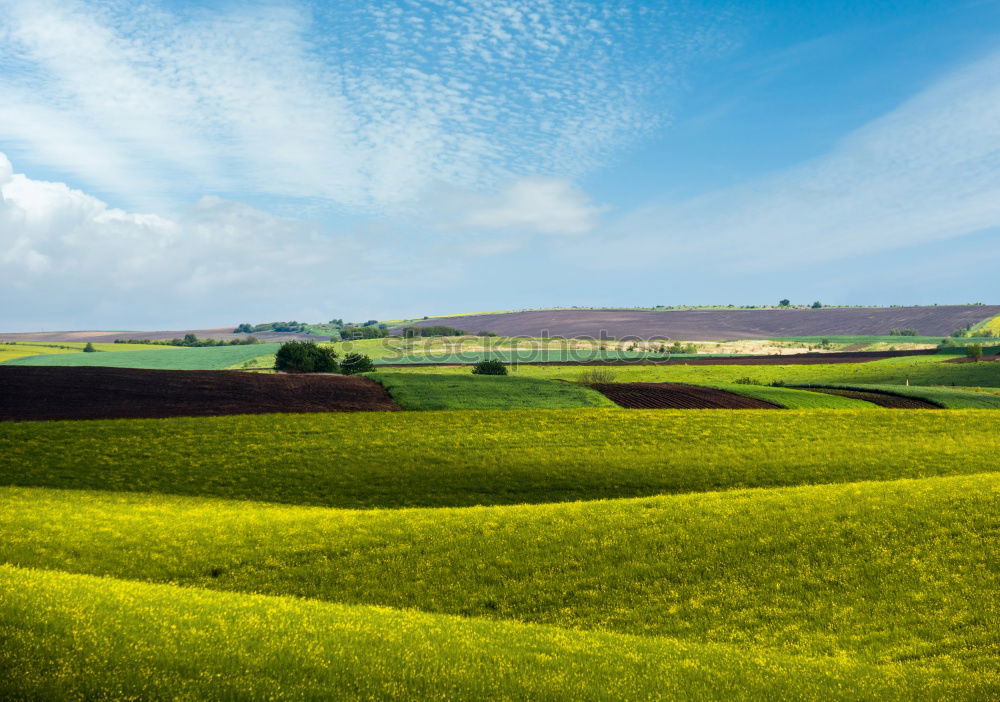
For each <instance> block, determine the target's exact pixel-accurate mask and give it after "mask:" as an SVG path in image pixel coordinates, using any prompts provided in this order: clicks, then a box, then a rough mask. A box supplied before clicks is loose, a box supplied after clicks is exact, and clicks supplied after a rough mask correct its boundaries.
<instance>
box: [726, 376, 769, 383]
mask: <svg viewBox="0 0 1000 702" xmlns="http://www.w3.org/2000/svg"><path fill="white" fill-rule="evenodd" d="M733 382H734V383H736V384H737V385H762V384H763V383H761V382H760V381H759V380H755V379H753V378H750V377H749V376H747V377H743V378H737V379H736V380H734V381H733Z"/></svg>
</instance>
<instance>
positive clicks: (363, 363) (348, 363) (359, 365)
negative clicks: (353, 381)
mask: <svg viewBox="0 0 1000 702" xmlns="http://www.w3.org/2000/svg"><path fill="white" fill-rule="evenodd" d="M373 370H375V366H374V364H372V359H370V358H368V356H364V355H362V354H360V353H351V354H348V355H346V356H344V360H343V361H341V362H340V372H341V373H343V374H344V375H357V374H358V373H370V372H371V371H373Z"/></svg>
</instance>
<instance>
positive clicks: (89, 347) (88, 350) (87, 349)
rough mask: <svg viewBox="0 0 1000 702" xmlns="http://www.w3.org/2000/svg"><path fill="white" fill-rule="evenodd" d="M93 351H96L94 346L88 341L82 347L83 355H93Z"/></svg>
mask: <svg viewBox="0 0 1000 702" xmlns="http://www.w3.org/2000/svg"><path fill="white" fill-rule="evenodd" d="M95 351H97V349H95V348H94V345H93V344H92V343H90V342H89V341H88V342H87V345H86V346H84V347H83V352H84V353H94V352H95Z"/></svg>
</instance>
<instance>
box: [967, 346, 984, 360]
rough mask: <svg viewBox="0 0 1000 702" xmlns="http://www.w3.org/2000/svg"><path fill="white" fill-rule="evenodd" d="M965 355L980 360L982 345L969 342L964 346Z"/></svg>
mask: <svg viewBox="0 0 1000 702" xmlns="http://www.w3.org/2000/svg"><path fill="white" fill-rule="evenodd" d="M965 355H966V356H968V357H969V358H971V359H972V360H973V361H981V360H982V358H983V345H982V344H969V345H968V346H966V347H965Z"/></svg>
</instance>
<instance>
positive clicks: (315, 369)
mask: <svg viewBox="0 0 1000 702" xmlns="http://www.w3.org/2000/svg"><path fill="white" fill-rule="evenodd" d="M274 367H275V369H277V370H280V371H288V372H292V373H336V372H337V352H336V351H334V350H333V349H331V348H330V347H328V346H319V345H317V344H316V342H315V341H288V342H286V343H284V344H282V345H281V348H280V349H278V353H277V354H275V357H274Z"/></svg>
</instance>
